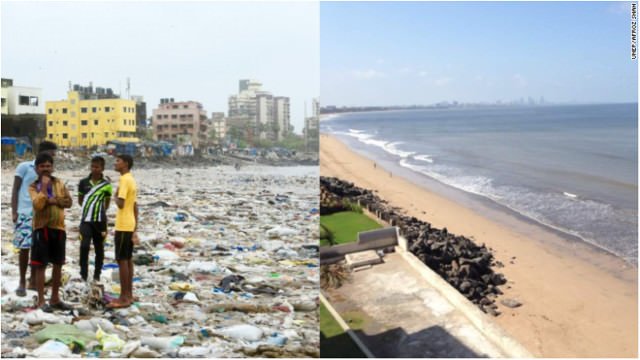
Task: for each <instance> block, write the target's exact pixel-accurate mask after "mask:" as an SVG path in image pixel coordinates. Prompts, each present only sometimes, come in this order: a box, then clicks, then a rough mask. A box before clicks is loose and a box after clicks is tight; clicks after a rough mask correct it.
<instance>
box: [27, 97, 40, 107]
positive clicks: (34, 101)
mask: <svg viewBox="0 0 640 360" xmlns="http://www.w3.org/2000/svg"><path fill="white" fill-rule="evenodd" d="M29 106H38V97H37V96H29Z"/></svg>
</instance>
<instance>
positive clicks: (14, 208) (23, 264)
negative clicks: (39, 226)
mask: <svg viewBox="0 0 640 360" xmlns="http://www.w3.org/2000/svg"><path fill="white" fill-rule="evenodd" d="M57 149H58V147H57V146H56V144H54V143H52V142H51V141H43V142H42V143H40V146H38V152H39V153H40V152H46V153H48V154H49V155H51V156H52V157H54V156H55V154H56V150H57ZM37 178H38V175H37V174H36V165H35V160H31V161H24V162H21V163H20V164H19V165H18V167H17V168H16V175H15V177H14V178H13V190H12V191H11V219H12V221H13V224H14V230H13V246H14V247H15V248H16V249H18V250H19V251H20V255H19V259H18V262H19V268H20V283H19V285H18V288H17V289H16V295H18V296H26V295H27V287H26V283H27V281H26V277H27V268H28V267H29V250H30V249H31V235H32V233H33V224H32V222H33V203H32V202H31V197H30V196H29V185H31V184H32V183H33V182H34V181H36V179H37ZM28 288H29V289H35V284H34V282H33V269H31V277H30V279H29V287H28Z"/></svg>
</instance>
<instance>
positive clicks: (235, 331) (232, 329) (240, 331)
mask: <svg viewBox="0 0 640 360" xmlns="http://www.w3.org/2000/svg"><path fill="white" fill-rule="evenodd" d="M217 332H218V333H219V334H221V335H223V336H228V337H230V338H234V339H242V340H247V341H258V340H260V338H262V335H263V331H262V330H261V329H260V328H258V327H256V326H253V325H247V324H241V325H232V326H229V327H227V328H224V329H219V330H217Z"/></svg>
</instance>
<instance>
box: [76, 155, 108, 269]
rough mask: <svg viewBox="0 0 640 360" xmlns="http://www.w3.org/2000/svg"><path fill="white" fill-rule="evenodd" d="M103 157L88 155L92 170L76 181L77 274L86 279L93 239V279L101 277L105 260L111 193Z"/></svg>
mask: <svg viewBox="0 0 640 360" xmlns="http://www.w3.org/2000/svg"><path fill="white" fill-rule="evenodd" d="M103 172H104V158H103V157H101V156H95V157H94V158H92V159H91V174H89V176H87V177H86V178H84V179H82V180H80V183H79V184H78V204H79V205H80V206H81V207H82V217H81V220H80V276H81V277H82V279H83V280H84V281H87V278H88V276H89V263H88V261H89V250H90V249H91V242H92V241H93V249H94V251H95V253H96V254H95V262H94V264H95V266H94V268H93V281H95V282H98V281H100V272H101V270H102V263H103V261H104V239H105V238H106V236H107V212H106V209H108V208H109V202H110V200H111V193H112V192H113V190H112V187H111V183H110V182H109V180H108V179H106V178H105V177H104V174H103Z"/></svg>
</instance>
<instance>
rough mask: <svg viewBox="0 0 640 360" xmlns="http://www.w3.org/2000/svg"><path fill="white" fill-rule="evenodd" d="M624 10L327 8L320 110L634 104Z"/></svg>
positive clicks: (559, 5)
mask: <svg viewBox="0 0 640 360" xmlns="http://www.w3.org/2000/svg"><path fill="white" fill-rule="evenodd" d="M630 11H631V10H630V3H629V2H605V3H595V2H534V3H528V2H480V3H478V2H408V3H407V2H404V3H392V2H364V3H363V2H358V3H341V2H326V3H322V4H321V6H320V12H321V30H320V32H321V46H320V47H321V50H320V53H321V55H322V61H321V85H320V86H321V91H320V92H321V96H322V104H323V106H324V105H336V106H393V105H414V104H417V105H430V104H437V103H440V102H443V101H452V100H456V101H458V102H462V103H495V102H496V101H502V102H511V101H513V100H516V99H520V98H524V99H528V98H529V97H532V98H534V99H539V98H540V97H544V98H545V99H547V100H548V101H549V102H555V103H607V102H636V101H637V97H638V92H637V91H638V90H637V76H638V72H637V71H638V70H637V63H636V60H632V59H631V33H630V26H631V20H630V16H631V13H630Z"/></svg>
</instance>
